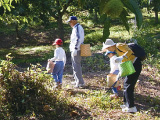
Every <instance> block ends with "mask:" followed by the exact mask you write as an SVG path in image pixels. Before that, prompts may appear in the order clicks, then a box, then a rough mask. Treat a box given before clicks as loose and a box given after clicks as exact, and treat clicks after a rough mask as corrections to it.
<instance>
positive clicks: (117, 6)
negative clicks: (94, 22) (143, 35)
mask: <svg viewBox="0 0 160 120" xmlns="http://www.w3.org/2000/svg"><path fill="white" fill-rule="evenodd" d="M96 1H97V0H93V2H96ZM85 2H86V3H87V2H88V1H87V0H79V3H80V5H81V6H83V5H84V4H85ZM98 7H99V13H100V15H101V16H103V19H105V22H104V30H103V41H104V40H105V39H106V38H108V37H109V34H110V32H109V28H110V18H112V19H114V18H120V19H121V21H122V23H123V25H124V26H125V28H126V29H127V31H129V24H128V20H127V16H128V15H129V14H128V12H129V11H130V12H132V13H134V14H135V16H136V24H137V26H138V29H139V28H140V27H141V25H142V21H143V18H142V13H141V11H140V9H139V6H138V4H137V3H136V1H135V0H99V5H98Z"/></svg>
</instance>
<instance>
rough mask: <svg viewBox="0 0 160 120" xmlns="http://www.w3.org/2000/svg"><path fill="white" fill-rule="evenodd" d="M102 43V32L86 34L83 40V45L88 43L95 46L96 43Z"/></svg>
mask: <svg viewBox="0 0 160 120" xmlns="http://www.w3.org/2000/svg"><path fill="white" fill-rule="evenodd" d="M101 42H102V32H101V31H98V32H92V33H90V34H87V35H86V36H85V39H84V43H88V44H90V45H91V46H94V45H97V44H98V43H101Z"/></svg>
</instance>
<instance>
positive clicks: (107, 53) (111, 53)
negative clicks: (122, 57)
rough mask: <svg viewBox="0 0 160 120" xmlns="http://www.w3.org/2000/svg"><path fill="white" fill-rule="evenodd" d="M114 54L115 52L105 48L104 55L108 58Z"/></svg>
mask: <svg viewBox="0 0 160 120" xmlns="http://www.w3.org/2000/svg"><path fill="white" fill-rule="evenodd" d="M115 54H116V52H112V51H109V50H107V52H106V54H105V56H106V55H107V56H108V57H109V58H111V57H112V56H114V55H115Z"/></svg>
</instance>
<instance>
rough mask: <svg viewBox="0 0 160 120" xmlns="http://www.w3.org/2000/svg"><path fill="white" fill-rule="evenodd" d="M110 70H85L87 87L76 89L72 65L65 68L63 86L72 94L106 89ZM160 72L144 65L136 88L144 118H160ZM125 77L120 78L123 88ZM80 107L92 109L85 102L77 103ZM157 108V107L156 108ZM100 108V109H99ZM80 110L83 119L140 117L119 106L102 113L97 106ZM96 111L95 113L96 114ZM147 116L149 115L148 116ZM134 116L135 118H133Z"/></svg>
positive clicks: (121, 96) (120, 98) (121, 97)
mask: <svg viewBox="0 0 160 120" xmlns="http://www.w3.org/2000/svg"><path fill="white" fill-rule="evenodd" d="M107 73H108V71H101V72H84V73H83V78H84V81H85V85H86V87H85V88H83V89H75V88H74V87H73V85H71V84H70V83H71V81H74V79H73V76H72V69H71V66H70V67H69V66H68V68H67V70H65V73H64V78H63V88H64V90H66V91H68V90H69V91H70V92H71V91H72V92H71V93H72V94H82V95H83V94H85V93H87V91H93V90H102V91H103V90H104V91H106V90H107V89H108V88H107V87H106V75H107ZM159 78H160V74H158V70H157V69H156V68H153V67H151V66H149V65H145V64H144V65H143V70H142V72H141V75H140V76H139V80H138V82H137V84H136V88H135V104H136V106H137V109H138V111H139V113H143V115H141V116H140V117H141V118H142V119H155V118H154V117H153V116H158V118H160V106H159V104H160V101H159V100H160V99H159V96H160V82H159ZM123 79H124V78H121V79H120V83H121V86H122V88H123ZM122 91H123V89H122V90H121V91H119V94H120V97H119V100H120V101H122V99H123V93H122ZM85 102H86V99H83V100H82V101H81V103H85ZM156 106H157V107H158V108H156ZM77 107H78V108H82V109H81V110H82V111H85V110H84V109H86V111H87V110H90V108H87V106H85V104H77ZM155 108H156V109H155ZM97 110H98V109H97ZM82 111H78V112H79V116H80V118H81V119H86V118H87V117H88V116H90V117H91V119H94V118H95V119H104V118H105V120H107V119H108V120H110V119H114V120H118V119H122V118H123V116H124V118H126V116H128V118H129V119H135V120H136V119H139V118H140V117H136V116H137V114H136V115H135V114H128V113H123V112H122V111H121V108H120V107H118V109H111V110H109V111H108V112H107V113H106V111H103V110H102V111H101V112H100V113H101V114H96V108H95V110H93V109H92V111H91V112H92V113H88V112H82ZM94 113H95V114H94ZM148 114H150V115H152V117H151V118H149V117H148V116H147V115H148ZM146 116H147V117H146ZM132 117H133V118H132Z"/></svg>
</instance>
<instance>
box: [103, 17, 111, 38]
mask: <svg viewBox="0 0 160 120" xmlns="http://www.w3.org/2000/svg"><path fill="white" fill-rule="evenodd" d="M109 28H110V19H109V18H106V20H105V23H104V29H103V38H102V40H103V41H105V40H106V39H107V38H108V37H109V35H110V31H109Z"/></svg>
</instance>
